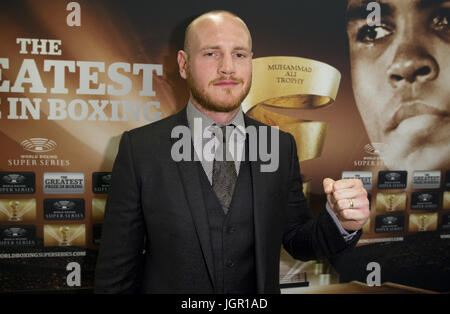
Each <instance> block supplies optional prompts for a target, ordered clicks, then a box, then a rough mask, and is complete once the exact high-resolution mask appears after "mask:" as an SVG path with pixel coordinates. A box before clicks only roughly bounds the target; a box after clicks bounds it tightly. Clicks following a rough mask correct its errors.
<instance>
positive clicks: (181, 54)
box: [177, 50, 188, 79]
mask: <svg viewBox="0 0 450 314" xmlns="http://www.w3.org/2000/svg"><path fill="white" fill-rule="evenodd" d="M187 60H188V55H187V53H186V52H185V51H183V50H179V51H178V55H177V61H178V69H179V71H180V76H181V77H182V78H184V79H186V78H187V73H186V71H187Z"/></svg>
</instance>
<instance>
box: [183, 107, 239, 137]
mask: <svg viewBox="0 0 450 314" xmlns="http://www.w3.org/2000/svg"><path fill="white" fill-rule="evenodd" d="M186 114H187V120H188V124H189V128H190V129H191V132H193V128H194V119H196V118H200V119H201V120H202V129H203V130H202V134H203V131H204V130H205V128H208V127H210V126H211V125H213V124H216V125H218V126H221V124H218V123H216V122H215V121H214V120H213V119H211V118H210V117H208V116H207V115H205V114H204V113H203V112H201V111H200V110H198V109H197V108H196V107H195V106H194V105H193V104H192V102H191V100H190V99H189V102H188V105H187V108H186ZM229 124H233V125H234V126H235V127H236V128H237V129H238V130H239V134H241V135H244V136H245V121H244V113H243V111H242V108H239V111H238V112H237V113H236V115H235V116H234V118H233V119H232V120H231V121H230V123H229Z"/></svg>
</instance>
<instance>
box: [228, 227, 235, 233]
mask: <svg viewBox="0 0 450 314" xmlns="http://www.w3.org/2000/svg"><path fill="white" fill-rule="evenodd" d="M235 231H236V229H235V228H234V227H228V233H233V232H235Z"/></svg>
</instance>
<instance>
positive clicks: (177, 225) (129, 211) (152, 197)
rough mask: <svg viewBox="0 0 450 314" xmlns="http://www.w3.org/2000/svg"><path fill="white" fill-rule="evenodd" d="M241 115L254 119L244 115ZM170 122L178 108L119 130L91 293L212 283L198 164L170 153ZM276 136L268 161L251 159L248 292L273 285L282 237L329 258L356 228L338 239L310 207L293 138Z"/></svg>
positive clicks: (289, 245)
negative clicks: (271, 163) (266, 166)
mask: <svg viewBox="0 0 450 314" xmlns="http://www.w3.org/2000/svg"><path fill="white" fill-rule="evenodd" d="M245 123H246V126H250V125H253V126H255V127H259V126H262V125H263V124H261V123H259V122H257V121H255V120H253V119H250V118H248V117H247V116H245ZM177 125H184V126H188V123H187V118H186V108H184V109H183V110H181V111H180V112H179V113H177V114H175V115H173V116H170V117H168V118H165V119H162V120H159V121H157V122H154V123H152V124H149V125H146V126H144V127H140V128H137V129H134V130H131V131H128V132H124V134H123V136H122V139H121V142H120V146H119V152H118V155H117V157H116V160H115V163H114V167H113V173H112V185H111V191H110V193H109V194H108V199H107V203H106V209H105V217H104V223H103V230H102V239H101V244H100V250H99V256H98V260H97V268H96V274H95V291H96V292H97V293H127V292H144V293H212V292H214V279H213V278H214V270H213V267H214V265H213V256H212V247H211V241H210V235H209V227H208V220H207V215H206V212H205V211H206V209H205V205H204V201H203V196H202V191H201V185H200V181H199V171H202V167H201V164H200V162H199V161H180V162H175V161H174V160H173V159H172V157H171V148H172V145H173V143H174V142H175V141H177V139H172V138H171V131H172V129H173V128H174V127H175V126H177ZM279 140H280V144H279V147H280V151H279V168H278V170H277V171H275V172H261V171H260V165H261V161H252V162H251V175H252V180H253V199H254V206H253V209H254V230H255V235H254V236H255V260H256V265H255V266H256V277H257V282H256V287H257V292H258V293H279V292H280V287H279V263H280V247H281V245H282V244H283V245H284V248H285V249H286V250H287V251H288V252H289V253H290V254H291V255H292V256H293V257H295V258H297V259H301V260H310V259H317V258H324V257H325V258H329V257H331V256H334V255H336V254H338V253H340V252H343V251H346V250H348V249H349V248H351V247H353V246H354V244H355V243H356V242H357V240H358V239H359V235H360V233H359V234H358V235H357V236H355V237H354V238H353V240H352V241H351V243H347V242H345V241H344V239H343V237H342V236H341V234H340V232H339V230H338V228H337V226H336V224H335V223H334V222H333V220H332V218H331V217H330V215H329V214H328V213H327V212H326V211H325V210H324V211H323V212H322V213H321V214H320V215H319V216H318V217H317V218H314V219H313V218H312V217H311V214H310V210H309V208H308V205H307V201H306V198H305V196H304V194H303V192H302V180H301V177H300V169H299V162H298V158H297V150H296V145H295V141H294V138H293V136H292V135H290V134H288V133H284V132H281V131H280V138H279ZM144 239H145V240H144ZM143 251H144V252H143Z"/></svg>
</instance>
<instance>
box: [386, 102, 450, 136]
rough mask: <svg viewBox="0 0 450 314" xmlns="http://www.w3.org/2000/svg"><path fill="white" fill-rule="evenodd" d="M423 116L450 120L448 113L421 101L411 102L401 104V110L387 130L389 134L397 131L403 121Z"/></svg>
mask: <svg viewBox="0 0 450 314" xmlns="http://www.w3.org/2000/svg"><path fill="white" fill-rule="evenodd" d="M421 115H435V116H438V117H440V118H448V117H449V116H450V114H449V112H448V111H443V110H440V109H437V108H435V107H431V106H429V105H427V104H425V103H423V102H420V101H410V102H405V103H403V104H401V106H400V108H399V109H398V110H397V111H396V112H395V114H394V116H393V117H392V119H391V120H390V123H389V125H388V126H387V128H386V131H387V132H390V131H393V130H395V129H396V128H397V127H398V126H399V125H400V124H401V123H402V122H403V121H405V120H407V119H410V118H414V117H417V116H421Z"/></svg>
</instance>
